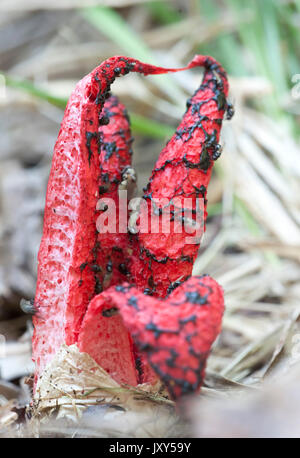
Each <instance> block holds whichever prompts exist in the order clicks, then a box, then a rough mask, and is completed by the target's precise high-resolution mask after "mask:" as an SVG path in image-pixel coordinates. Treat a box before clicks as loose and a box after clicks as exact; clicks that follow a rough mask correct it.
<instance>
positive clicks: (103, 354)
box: [78, 292, 138, 386]
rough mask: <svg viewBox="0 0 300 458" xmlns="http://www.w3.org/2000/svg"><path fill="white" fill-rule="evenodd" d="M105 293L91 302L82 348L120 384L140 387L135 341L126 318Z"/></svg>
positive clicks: (83, 327) (83, 329)
mask: <svg viewBox="0 0 300 458" xmlns="http://www.w3.org/2000/svg"><path fill="white" fill-rule="evenodd" d="M116 311H117V309H114V308H113V307H112V305H111V299H110V296H109V295H108V294H107V293H106V292H103V293H102V294H99V295H98V296H96V297H94V299H93V300H92V301H91V302H90V304H89V307H88V312H87V313H86V315H85V317H84V320H83V322H82V326H81V330H80V334H79V338H78V348H79V350H80V351H82V352H86V353H88V354H89V355H90V356H91V357H92V358H94V360H95V361H96V362H97V363H98V364H99V365H100V366H101V367H102V368H103V369H105V370H106V371H107V372H108V373H109V374H110V375H111V377H112V378H113V379H114V380H116V381H117V382H118V383H126V384H129V385H133V386H135V385H137V383H138V373H137V370H136V366H135V358H134V351H133V342H132V339H131V337H130V334H129V332H128V329H127V328H126V327H125V326H124V323H123V320H122V317H121V316H120V314H119V313H116Z"/></svg>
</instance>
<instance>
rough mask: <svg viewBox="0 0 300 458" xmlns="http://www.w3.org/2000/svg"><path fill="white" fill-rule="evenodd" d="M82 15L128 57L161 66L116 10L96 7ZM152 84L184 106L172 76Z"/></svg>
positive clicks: (83, 11)
mask: <svg viewBox="0 0 300 458" xmlns="http://www.w3.org/2000/svg"><path fill="white" fill-rule="evenodd" d="M81 14H82V16H83V17H84V18H85V19H86V20H87V21H88V22H89V23H90V24H92V25H93V26H95V27H96V28H97V29H98V30H99V31H100V32H102V33H103V34H104V35H106V37H108V38H109V39H110V40H111V41H113V42H114V43H116V44H117V45H118V46H119V47H120V49H122V50H123V51H124V52H125V54H126V55H127V56H131V57H134V58H136V59H140V60H142V61H145V62H147V63H151V64H153V65H160V63H159V62H158V61H157V59H156V58H155V56H154V55H153V53H152V51H151V50H150V49H149V48H148V46H147V45H146V44H145V43H144V42H143V40H142V39H141V37H140V36H139V35H138V34H137V33H136V32H135V31H134V30H133V29H132V28H131V27H130V26H129V25H128V24H127V23H126V22H125V21H124V20H123V18H122V17H121V16H120V15H119V14H118V13H117V12H116V11H115V10H113V9H111V8H108V7H105V6H96V7H92V8H85V9H83V10H81ZM148 78H151V77H148ZM151 82H152V83H153V84H154V85H156V86H157V87H159V89H160V90H162V91H163V92H164V93H165V94H167V95H168V96H169V97H170V99H171V100H172V101H173V102H174V103H176V105H179V106H183V104H184V102H185V98H184V97H183V94H182V91H181V90H180V89H179V88H178V86H177V84H176V83H175V81H174V80H173V79H172V78H171V77H170V76H167V75H165V76H164V75H161V76H160V75H158V76H155V77H154V78H151Z"/></svg>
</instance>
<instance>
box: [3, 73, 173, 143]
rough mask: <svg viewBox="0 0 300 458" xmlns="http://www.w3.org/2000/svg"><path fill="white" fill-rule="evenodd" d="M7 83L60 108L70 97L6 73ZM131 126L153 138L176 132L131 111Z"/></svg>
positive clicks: (160, 137)
mask: <svg viewBox="0 0 300 458" xmlns="http://www.w3.org/2000/svg"><path fill="white" fill-rule="evenodd" d="M4 78H5V83H6V85H7V86H8V87H12V88H15V89H19V90H21V91H23V92H26V93H27V94H30V95H32V96H34V97H36V98H38V99H40V100H44V101H46V102H48V103H50V104H51V105H54V106H56V107H58V108H61V109H65V107H66V104H67V102H68V99H67V98H65V97H57V96H54V95H52V94H51V93H50V92H48V91H47V90H45V89H42V88H39V87H37V86H35V85H34V84H33V83H32V82H31V81H28V80H18V79H15V78H12V77H10V76H7V75H4ZM130 119H131V128H132V131H133V133H135V134H140V135H146V136H148V137H151V138H159V139H166V138H167V137H170V136H172V135H173V133H174V128H173V127H172V126H169V125H167V124H164V123H161V122H157V121H153V120H151V119H147V118H145V117H144V116H141V115H139V114H136V113H130Z"/></svg>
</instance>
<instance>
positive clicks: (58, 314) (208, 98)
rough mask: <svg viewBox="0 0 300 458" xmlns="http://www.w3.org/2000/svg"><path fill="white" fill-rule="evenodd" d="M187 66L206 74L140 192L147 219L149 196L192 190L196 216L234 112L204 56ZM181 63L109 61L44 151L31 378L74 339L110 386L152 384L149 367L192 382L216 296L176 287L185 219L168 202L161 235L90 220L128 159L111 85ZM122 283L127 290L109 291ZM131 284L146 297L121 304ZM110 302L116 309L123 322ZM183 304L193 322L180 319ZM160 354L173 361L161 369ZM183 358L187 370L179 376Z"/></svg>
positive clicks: (212, 333) (114, 191)
mask: <svg viewBox="0 0 300 458" xmlns="http://www.w3.org/2000/svg"><path fill="white" fill-rule="evenodd" d="M195 66H203V67H204V69H205V72H204V78H203V81H202V84H201V86H200V87H199V89H198V90H197V91H196V92H195V94H194V96H193V97H192V98H191V100H190V101H189V102H188V108H187V112H186V113H185V115H184V117H183V120H182V122H181V124H180V126H179V128H178V129H177V131H176V133H175V135H174V137H173V138H172V139H171V140H170V142H169V143H168V144H167V146H166V147H165V148H164V149H163V151H162V153H161V155H160V157H159V159H158V161H157V164H156V166H155V169H154V170H153V173H152V176H151V178H150V181H149V184H148V186H147V188H146V190H145V195H144V201H146V202H147V214H148V216H150V215H151V216H153V215H152V213H153V208H152V207H151V205H150V203H152V202H153V201H154V199H155V198H161V197H167V198H172V199H174V198H175V197H177V198H178V199H179V202H182V201H183V199H184V198H186V197H190V198H191V201H192V205H191V207H190V210H191V215H192V216H191V219H192V220H193V219H195V218H194V216H193V215H194V214H195V209H196V199H197V197H202V198H205V195H206V188H207V185H208V182H209V179H210V175H211V169H212V164H213V161H214V160H215V159H216V158H217V157H218V155H219V145H218V139H219V134H220V128H221V123H222V119H223V116H224V113H225V112H226V111H227V114H228V115H231V114H232V113H231V112H232V108H231V106H230V105H229V104H228V103H227V100H226V97H227V94H228V83H227V79H226V74H225V72H224V70H223V69H222V67H221V66H220V65H219V64H218V63H217V62H216V61H215V60H213V59H212V58H210V57H207V56H196V57H195V58H194V59H193V60H192V61H191V62H190V64H189V65H188V66H187V67H185V68H184V69H188V68H192V67H195ZM184 69H163V68H160V67H155V66H152V65H148V64H143V63H141V62H139V61H137V60H135V59H131V58H127V57H120V56H117V57H113V58H110V59H108V60H107V61H105V62H103V63H102V64H101V65H100V66H99V67H97V68H96V69H94V70H93V71H92V72H91V73H90V74H89V75H87V76H86V77H85V78H84V79H83V80H81V81H80V82H79V83H78V84H77V86H76V88H75V90H74V92H73V93H72V95H71V97H70V100H69V102H68V105H67V108H66V112H65V116H64V119H63V122H62V126H61V130H60V133H59V137H58V140H57V143H56V145H55V149H54V156H53V162H52V169H51V173H50V178H49V182H48V188H47V196H46V206H45V216H44V231H43V237H42V242H41V246H40V250H39V255H38V260H39V266H38V281H37V289H36V297H35V308H36V309H37V310H38V311H39V312H41V313H38V314H37V315H36V316H35V317H34V325H35V331H34V336H33V359H34V361H35V363H36V379H37V377H38V376H39V375H40V374H41V373H42V371H43V369H44V367H45V365H46V364H47V363H48V362H49V361H50V360H51V359H52V357H53V355H54V354H55V353H56V352H57V351H58V349H59V347H60V346H61V344H63V343H66V344H68V345H70V344H73V343H77V344H78V346H79V349H80V350H81V351H87V352H88V353H89V354H90V355H91V356H92V357H93V358H94V359H95V360H96V361H97V362H98V363H99V364H100V365H101V366H102V367H104V368H105V369H106V370H107V371H108V372H109V373H111V374H112V376H113V377H114V378H115V379H116V380H118V381H119V382H120V383H124V382H125V383H129V384H132V385H134V384H137V383H140V382H144V381H151V382H153V381H154V380H155V378H156V375H154V372H155V374H157V375H158V376H159V377H161V378H162V380H163V381H164V382H165V383H166V385H167V387H168V389H169V391H170V394H171V396H172V397H174V398H176V397H178V396H179V395H181V394H184V393H186V392H190V391H193V390H195V389H196V388H198V387H199V386H200V385H201V380H202V378H203V377H202V375H203V370H204V366H205V360H206V357H207V354H208V351H209V348H210V345H211V343H212V341H213V340H214V338H215V337H216V335H217V333H218V332H219V329H220V322H221V315H222V311H223V298H222V293H221V289H220V287H219V286H218V285H217V284H216V283H215V282H214V280H212V279H210V278H209V277H205V278H202V279H201V280H199V278H198V279H197V278H195V279H190V280H188V282H186V283H183V285H181V286H179V287H178V288H177V289H175V288H176V287H177V286H178V285H180V284H181V283H182V282H184V281H185V280H187V279H188V277H189V276H190V274H191V271H192V265H193V262H194V259H195V257H196V255H197V251H198V247H199V241H198V242H197V243H194V244H191V245H189V244H187V243H186V236H187V235H188V236H189V237H191V236H192V235H193V234H187V233H186V230H185V229H184V231H183V232H182V233H181V234H177V233H176V231H175V228H176V226H178V224H179V225H182V221H183V220H182V218H181V217H179V218H177V213H176V212H175V210H174V205H173V204H174V202H172V205H171V214H170V218H169V220H170V223H171V232H170V233H169V234H165V233H164V232H163V230H162V228H161V227H160V229H159V231H158V234H153V233H147V234H131V235H128V234H127V233H126V232H125V233H121V232H120V231H119V230H118V222H119V220H118V219H117V221H116V222H117V225H116V232H115V233H106V234H105V233H98V232H97V231H96V220H97V218H98V217H99V215H100V214H101V211H103V210H105V209H104V208H103V207H101V206H99V204H98V203H97V202H98V200H99V198H103V197H105V198H108V197H109V198H111V199H112V200H113V201H114V202H115V205H116V207H117V209H118V207H119V205H120V201H119V198H118V197H119V193H118V191H119V186H120V184H121V183H122V182H123V180H124V174H126V173H127V172H128V168H129V167H130V161H131V134H130V128H129V123H128V117H127V115H126V112H125V109H124V107H123V106H122V105H121V104H120V103H119V102H118V100H117V99H116V98H115V97H112V96H110V93H109V91H110V86H111V84H112V83H113V81H114V79H115V78H116V77H117V76H120V75H125V74H127V73H129V72H131V71H134V72H139V73H143V74H145V75H148V74H159V73H166V72H175V71H180V70H184ZM122 184H123V183H122ZM184 205H185V203H184V202H183V206H184ZM205 205H206V204H204V206H205ZM172 212H173V213H172ZM154 213H155V212H154ZM117 214H118V213H117ZM162 216H163V214H162V213H161V212H160V211H159V212H158V213H157V215H156V218H157V219H158V222H159V223H161V221H160V220H161V218H162ZM205 217H206V214H204V215H203V217H202V222H201V224H202V225H203V227H204V225H205ZM117 218H118V217H117ZM124 280H128V281H130V283H131V284H132V285H133V286H120V285H119V286H115V287H113V286H112V285H117V284H121V283H123V282H124ZM197 282H198V283H197ZM109 287H110V289H109V290H107V288H109ZM132 287H136V288H137V290H134V291H135V293H134V295H135V296H136V297H138V298H139V304H140V303H142V304H144V305H143V306H141V307H139V308H138V309H136V308H135V307H134V306H133V308H128V307H129V305H128V304H127V300H130V298H128V297H127V293H128V291H131V288H132ZM114 288H115V289H114ZM122 288H123V289H122ZM199 288H200V289H199ZM201 288H205V289H206V293H205V294H207V301H208V302H207V303H205V304H202V305H204V307H203V308H202V309H201V310H202V311H201V312H200V310H199V307H198V306H197V305H195V304H194V303H193V301H192V300H186V301H185V299H184V297H185V294H188V293H191V294H192V293H193V294H200V295H201V294H204V292H203V291H202V289H201ZM173 289H175V291H174V292H173V293H171V295H170V296H169V297H168V298H167V299H166V300H165V302H164V301H159V300H158V299H155V298H154V297H147V296H145V295H143V293H145V294H149V295H153V296H158V297H161V298H164V297H166V295H167V294H169V293H170V292H171V291H172V290H173ZM99 293H100V294H99ZM180 295H182V296H180ZM95 296H96V297H95ZM93 297H94V299H93ZM174 297H175V298H177V299H178V300H181V301H182V305H180V307H177V308H176V307H175V306H174V304H173V302H174ZM201 297H202V296H201ZM110 301H112V302H110ZM112 303H115V306H114V307H112V306H111V304H112ZM198 305H199V304H198ZM114 308H115V309H120V311H121V314H122V316H123V320H124V321H123V320H122V318H121V317H120V315H119V314H118V313H117V314H115V312H116V310H113V311H112V309H114ZM194 309H195V310H194ZM159 310H161V312H159ZM193 310H194V315H195V322H194V323H193V322H191V323H188V322H186V323H185V322H184V324H180V323H181V320H186V319H188V317H189V316H192V315H191V313H192V311H193ZM186 311H188V313H189V314H190V315H187V314H186ZM205 311H206V312H205ZM154 312H155V316H156V315H157V318H155V319H154ZM168 315H170V322H169V323H168ZM153 319H154V321H153ZM156 320H158V321H157V325H159V326H162V329H165V332H164V333H160V335H159V331H157V332H156V331H155V330H151V329H150V328H149V326H151V323H152V322H154V323H156ZM174 320H175V321H174ZM176 320H177V321H176ZM214 320H215V321H214ZM143 323H144V324H145V326H146V327H145V329H143ZM167 325H170V326H171V327H169V328H168V327H167ZM175 325H176V326H177V327H176V332H175V328H174V326H175ZM172 326H173V327H172ZM127 328H128V330H129V332H128V330H127ZM190 328H193V336H191V337H189V332H190ZM167 329H168V330H167ZM197 330H198V331H197ZM202 331H203V332H204V334H203V335H202V334H201V333H202ZM130 333H133V337H134V341H135V343H134V342H133V340H132V337H131V335H130ZM157 333H158V334H157ZM171 334H173V335H174V336H175V335H176V336H177V337H176V339H177V340H176V342H175V340H174V342H173V343H174V345H175V350H176V351H177V353H178V352H179V347H180V348H181V347H182V348H181V349H180V352H181V353H180V354H179V353H178V356H176V357H175V356H174V355H175V353H174V354H173V353H172V351H171V347H170V346H169V347H168V348H167V347H166V348H163V347H164V346H165V345H167V342H168V341H169V340H170V336H171ZM155 335H156V336H157V338H155ZM151 336H152V337H151ZM153 336H154V340H153ZM190 338H191V339H192V343H191V344H189V339H190ZM151 339H152V340H151ZM149 345H150V346H151V348H152V350H151V351H150V352H149V351H147V348H148V346H149ZM155 346H156V347H155ZM175 350H174V351H175ZM140 352H141V353H140ZM193 352H195V353H193ZM200 354H201V357H200ZM145 355H146V356H145ZM197 355H198V356H199V358H198V362H199V364H198V366H197V365H196V362H195V361H196V359H197ZM145 358H146V359H145ZM166 358H167V359H166ZM175 360H176V361H175ZM146 361H147V362H148V363H149V364H150V366H151V368H150V366H149V365H148V363H147V362H146ZM167 361H171V362H170V364H175V366H176V367H175V366H174V367H173V368H171V366H170V364H169V363H168V362H167ZM181 361H185V363H186V364H187V366H186V367H187V368H186V369H184V370H181V371H180V367H179V365H180V364H181ZM200 363H201V364H200ZM196 366H197V367H196ZM200 366H201V367H200ZM184 367H185V366H184ZM153 370H154V372H153ZM193 371H194V372H193ZM197 371H198V372H197ZM183 372H184V373H183ZM185 372H186V373H185ZM196 372H197V373H198V376H197V377H196V375H195V374H196ZM193 374H194V375H193ZM195 377H196V378H195ZM172 380H173V381H172Z"/></svg>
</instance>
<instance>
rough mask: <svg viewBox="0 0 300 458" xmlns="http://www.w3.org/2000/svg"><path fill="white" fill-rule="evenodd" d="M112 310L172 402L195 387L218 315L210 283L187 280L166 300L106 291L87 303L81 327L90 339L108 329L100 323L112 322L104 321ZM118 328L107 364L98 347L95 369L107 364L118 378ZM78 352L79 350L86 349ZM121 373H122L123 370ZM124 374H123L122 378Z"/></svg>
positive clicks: (217, 294)
mask: <svg viewBox="0 0 300 458" xmlns="http://www.w3.org/2000/svg"><path fill="white" fill-rule="evenodd" d="M102 296H103V297H104V298H105V299H104V298H103V297H102ZM116 308H119V310H120V313H121V315H122V318H123V320H124V324H125V326H126V328H127V329H128V330H129V331H130V334H131V335H132V337H133V340H134V342H135V344H136V345H137V348H138V349H139V351H140V352H141V353H142V355H144V356H145V357H146V360H147V361H148V363H149V364H150V366H151V368H152V369H153V371H154V372H155V373H156V374H157V376H158V377H159V378H160V379H161V380H162V381H163V382H164V383H165V385H166V387H167V389H168V390H169V393H170V395H171V397H172V398H173V399H176V398H178V397H180V396H182V395H185V394H189V393H192V392H195V391H197V390H198V389H199V388H200V386H201V385H202V381H203V378H204V372H205V365H206V359H207V357H208V355H209V352H210V349H211V345H212V343H213V342H214V340H215V339H216V337H217V336H218V334H219V332H220V330H221V321H222V316H223V311H224V298H223V291H222V288H221V287H220V286H219V285H218V283H217V282H216V281H215V280H213V279H212V278H211V277H209V276H202V277H191V278H190V279H189V280H187V281H186V282H185V283H184V284H183V285H181V286H179V287H178V288H177V289H176V290H174V291H173V292H172V293H171V294H170V296H169V297H168V298H166V299H157V298H154V297H150V296H145V295H144V294H143V293H142V292H140V291H139V290H138V289H137V288H135V287H133V286H130V285H129V284H123V285H121V286H116V287H111V288H109V289H108V290H107V291H106V292H105V293H103V294H102V295H99V296H97V297H96V298H95V299H94V300H93V301H92V303H91V304H90V306H89V308H88V312H87V314H86V316H85V322H86V323H88V321H87V320H89V321H90V326H91V329H92V333H93V336H95V337H97V336H98V334H97V332H98V331H97V330H98V329H101V331H100V333H101V336H102V335H103V332H104V330H105V329H107V328H109V324H105V321H106V322H107V323H108V322H109V321H110V320H116V315H113V316H110V315H111V311H112V310H113V311H114V313H115V310H116ZM105 315H106V316H105ZM88 316H89V318H88ZM119 326H120V327H119V332H120V331H121V332H120V341H119V342H118V341H117V339H116V338H114V342H113V345H112V347H111V348H112V355H114V356H113V359H111V361H110V362H109V361H107V356H106V355H103V352H101V349H100V347H99V345H98V347H99V350H100V353H99V355H103V359H102V356H100V357H99V356H98V360H97V362H99V364H100V365H102V366H103V365H107V367H109V370H110V372H111V373H118V374H120V372H119V370H120V369H119V368H118V367H119V366H118V364H120V361H122V354H123V337H122V336H123V335H124V329H123V327H124V325H122V324H121V323H119ZM94 330H95V334H94ZM86 332H88V326H86ZM108 338H109V339H111V336H109V337H108ZM103 345H106V344H104V343H103ZM81 348H82V347H81ZM84 348H85V351H86V350H87V349H89V347H84ZM91 349H93V343H92V340H91ZM92 351H93V350H92ZM116 355H118V356H116ZM95 356H97V354H96V353H95ZM104 367H105V366H104ZM121 368H122V369H121V370H123V368H124V365H123V366H121ZM127 373H128V374H129V371H128V372H126V373H125V376H126V374H127ZM122 375H123V374H122ZM128 379H129V377H128V376H127V381H128Z"/></svg>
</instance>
